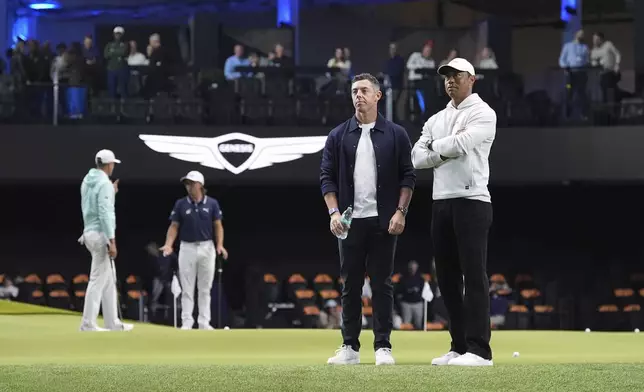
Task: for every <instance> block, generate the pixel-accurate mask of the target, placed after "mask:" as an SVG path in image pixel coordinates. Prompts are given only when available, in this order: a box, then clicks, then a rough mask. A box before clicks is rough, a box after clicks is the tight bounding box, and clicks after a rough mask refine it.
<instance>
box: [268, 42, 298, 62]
mask: <svg viewBox="0 0 644 392" xmlns="http://www.w3.org/2000/svg"><path fill="white" fill-rule="evenodd" d="M272 61H273V65H275V66H277V67H282V68H291V67H293V65H294V63H293V61H292V60H291V59H289V58H288V57H286V55H285V54H284V46H282V44H276V45H275V58H274V59H273V60H272Z"/></svg>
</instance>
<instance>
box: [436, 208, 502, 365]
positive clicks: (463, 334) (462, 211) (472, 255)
mask: <svg viewBox="0 0 644 392" xmlns="http://www.w3.org/2000/svg"><path fill="white" fill-rule="evenodd" d="M491 225H492V204H491V203H486V202H482V201H477V200H468V199H448V200H437V201H434V203H433V205H432V237H433V243H434V256H435V263H436V275H437V279H438V287H439V288H440V291H441V295H442V296H443V300H444V302H445V307H446V308H447V313H448V315H449V333H450V335H451V337H452V347H451V351H455V352H457V353H460V354H465V353H466V352H470V353H473V354H476V355H478V356H480V357H483V358H485V359H492V349H491V348H490V336H491V333H490V297H489V281H488V277H487V272H486V267H487V242H488V232H489V229H490V226H491ZM463 284H465V295H463Z"/></svg>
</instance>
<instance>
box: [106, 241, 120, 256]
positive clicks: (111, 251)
mask: <svg viewBox="0 0 644 392" xmlns="http://www.w3.org/2000/svg"><path fill="white" fill-rule="evenodd" d="M107 253H108V254H109V255H110V257H111V258H113V259H115V258H116V255H117V254H118V251H117V250H116V242H114V241H110V246H109V249H108V250H107Z"/></svg>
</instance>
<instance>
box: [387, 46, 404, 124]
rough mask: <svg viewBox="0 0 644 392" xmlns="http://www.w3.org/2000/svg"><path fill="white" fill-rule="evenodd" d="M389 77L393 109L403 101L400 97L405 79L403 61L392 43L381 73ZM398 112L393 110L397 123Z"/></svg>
mask: <svg viewBox="0 0 644 392" xmlns="http://www.w3.org/2000/svg"><path fill="white" fill-rule="evenodd" d="M383 73H384V74H385V75H386V76H388V77H389V82H390V83H391V98H392V101H393V107H394V108H395V107H396V106H397V104H398V102H399V101H401V100H403V99H404V96H403V95H402V91H403V87H404V78H405V60H403V58H402V57H401V56H400V55H399V54H398V45H396V43H394V42H392V43H390V44H389V60H387V62H386V63H385V70H384V72H383ZM397 113H398V111H397V110H394V121H398V117H399V116H398V115H397Z"/></svg>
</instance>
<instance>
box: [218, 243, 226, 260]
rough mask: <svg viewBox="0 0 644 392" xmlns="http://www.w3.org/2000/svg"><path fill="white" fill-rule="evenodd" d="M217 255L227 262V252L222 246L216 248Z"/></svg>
mask: <svg viewBox="0 0 644 392" xmlns="http://www.w3.org/2000/svg"><path fill="white" fill-rule="evenodd" d="M217 254H218V255H221V256H222V257H223V258H224V260H228V251H227V250H226V248H224V247H223V246H218V247H217Z"/></svg>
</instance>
